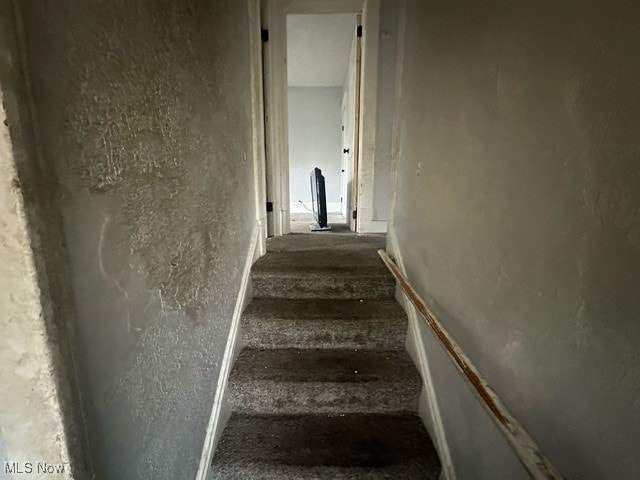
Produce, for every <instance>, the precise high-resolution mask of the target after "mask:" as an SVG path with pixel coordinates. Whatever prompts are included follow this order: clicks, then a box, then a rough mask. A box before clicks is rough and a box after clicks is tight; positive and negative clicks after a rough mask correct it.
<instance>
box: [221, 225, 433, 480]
mask: <svg viewBox="0 0 640 480" xmlns="http://www.w3.org/2000/svg"><path fill="white" fill-rule="evenodd" d="M384 242H385V237H384V235H367V236H362V235H355V234H353V233H333V232H322V233H318V234H292V235H287V236H285V237H279V238H273V239H270V240H269V241H268V253H267V255H265V256H264V257H263V258H261V259H260V260H258V262H256V264H255V265H254V268H253V271H252V287H253V295H254V299H253V301H252V302H251V303H250V304H249V306H248V307H247V309H246V310H245V312H244V315H243V319H242V328H241V331H242V341H243V347H244V348H243V350H242V351H241V353H240V355H239V357H238V359H237V361H236V363H235V365H234V367H233V370H232V372H231V376H230V379H229V390H230V395H231V399H232V403H233V408H234V412H233V415H232V417H231V419H230V420H229V423H228V424H227V427H226V429H225V432H224V433H223V437H222V439H221V441H220V444H219V446H218V449H217V451H216V454H215V457H214V460H213V468H212V474H213V478H216V479H238V480H239V479H273V480H275V479H311V478H313V479H354V480H355V479H387V478H388V479H391V478H394V479H395V478H402V479H436V478H438V475H439V473H440V464H439V461H438V458H437V455H436V453H435V450H434V448H433V445H432V443H431V440H430V439H429V436H428V434H427V432H426V429H425V427H424V426H423V424H422V421H421V420H420V418H419V417H418V416H417V407H418V399H419V395H420V390H421V379H420V377H419V375H418V373H417V371H416V370H415V367H414V365H413V363H412V362H411V359H410V358H409V356H408V354H407V353H406V351H405V348H404V340H405V335H406V322H407V319H406V315H405V313H404V311H403V310H402V309H401V308H400V306H399V305H398V303H397V302H396V301H395V298H394V294H395V281H394V279H393V277H392V276H391V275H390V274H389V272H388V271H387V269H386V267H385V266H384V264H383V263H382V261H381V260H380V259H379V257H378V255H377V249H379V248H383V247H384Z"/></svg>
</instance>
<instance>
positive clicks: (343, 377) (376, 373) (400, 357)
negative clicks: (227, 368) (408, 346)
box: [231, 349, 420, 383]
mask: <svg viewBox="0 0 640 480" xmlns="http://www.w3.org/2000/svg"><path fill="white" fill-rule="evenodd" d="M231 377H232V381H233V382H238V381H244V380H247V381H275V382H303V383H308V382H341V383H365V382H388V383H401V382H409V383H416V382H417V383H419V382H420V377H419V375H418V373H417V371H416V369H415V367H414V365H413V363H412V362H411V359H410V357H409V356H408V355H407V353H406V352H403V351H395V350H389V351H379V350H369V351H367V350H357V351H355V350H328V349H276V350H254V349H244V350H243V351H242V352H241V354H240V355H239V357H238V359H237V360H236V363H235V365H234V369H233V372H232V375H231Z"/></svg>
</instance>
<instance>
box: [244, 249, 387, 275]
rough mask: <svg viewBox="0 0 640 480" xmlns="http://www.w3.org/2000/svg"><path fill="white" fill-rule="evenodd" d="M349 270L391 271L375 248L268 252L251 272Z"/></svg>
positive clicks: (336, 272)
mask: <svg viewBox="0 0 640 480" xmlns="http://www.w3.org/2000/svg"><path fill="white" fill-rule="evenodd" d="M269 273H270V274H277V273H280V274H292V273H295V274H298V275H313V274H318V273H321V274H322V273H334V274H338V273H349V274H352V275H357V276H371V275H372V274H377V275H385V276H386V275H390V274H389V272H388V270H387V268H386V267H385V265H384V263H383V262H382V260H381V259H380V257H379V256H378V253H377V251H376V250H354V251H344V250H337V251H336V250H311V251H293V252H288V251H283V252H269V253H267V254H266V255H265V256H263V257H262V258H260V259H259V260H258V261H257V262H256V263H255V264H254V266H253V269H252V274H253V275H264V274H269Z"/></svg>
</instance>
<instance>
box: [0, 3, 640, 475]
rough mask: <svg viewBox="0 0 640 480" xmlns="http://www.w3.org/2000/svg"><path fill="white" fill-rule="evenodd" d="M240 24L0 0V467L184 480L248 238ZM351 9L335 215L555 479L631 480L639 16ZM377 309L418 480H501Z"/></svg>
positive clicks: (461, 415)
mask: <svg viewBox="0 0 640 480" xmlns="http://www.w3.org/2000/svg"><path fill="white" fill-rule="evenodd" d="M283 1H284V0H283ZM318 1H322V0H318ZM344 1H345V2H347V3H349V5H352V4H354V3H358V1H359V0H344ZM287 2H289V0H287ZM291 2H292V3H293V4H298V3H299V4H302V3H304V4H309V3H315V2H316V0H312V1H311V2H297V1H296V0H291ZM261 3H262V5H261ZM276 3H277V2H276ZM335 3H336V2H333V4H335ZM338 3H340V2H338ZM264 5H266V2H260V1H258V0H248V1H244V0H185V1H182V2H176V1H170V0H139V1H135V2H131V1H126V0H101V1H80V0H57V1H55V2H53V1H46V0H30V1H18V0H0V91H1V92H0V94H1V96H2V109H1V111H0V114H1V118H0V120H1V121H0V246H1V247H2V248H1V249H0V295H2V297H1V298H0V325H1V328H2V335H0V342H1V343H0V364H1V365H2V367H1V368H0V432H1V433H0V454H1V455H2V459H0V460H3V461H8V462H10V463H11V464H12V465H13V463H14V462H15V463H18V464H23V463H24V462H29V461H33V462H35V461H38V460H42V461H47V462H49V463H52V464H56V465H58V464H59V465H64V466H65V468H66V470H65V473H64V474H59V475H58V477H59V478H63V479H69V478H76V479H80V480H83V479H85V478H86V479H91V478H97V479H100V480H129V479H131V480H140V479H152V478H153V479H154V480H162V479H166V480H176V479H180V480H182V479H188V480H193V479H194V478H197V479H198V480H205V478H206V477H205V475H206V472H207V469H208V466H209V465H211V458H212V456H213V455H214V453H215V452H214V450H215V449H214V448H213V447H214V446H215V441H216V440H217V439H218V436H219V435H222V432H223V430H224V428H223V427H224V425H225V421H226V420H227V419H228V418H229V417H228V416H226V415H230V413H231V412H232V410H233V406H232V401H231V396H230V391H229V390H228V389H227V388H226V386H225V385H226V383H225V382H226V381H227V379H229V378H231V377H230V375H229V374H230V373H231V370H232V366H233V359H234V352H236V350H235V347H236V341H237V340H239V339H240V338H242V335H243V330H242V329H241V328H240V324H241V321H242V312H243V311H244V307H245V306H246V305H247V304H249V303H250V301H251V299H252V285H251V282H250V280H251V275H252V273H251V272H252V267H253V265H254V263H256V262H259V261H260V260H259V259H261V258H263V257H264V255H265V253H267V252H266V242H265V239H266V231H267V229H268V226H269V223H270V221H271V220H272V219H271V218H270V216H272V215H273V213H272V212H270V213H268V212H267V209H268V207H267V202H272V201H274V199H273V198H267V194H266V193H265V192H266V183H267V182H266V179H265V178H266V176H267V175H266V173H265V170H264V166H265V162H266V160H265V145H270V144H269V143H268V141H269V139H267V142H266V143H265V142H262V139H263V138H264V132H265V129H264V128H263V127H264V125H263V124H262V123H260V122H263V121H264V118H265V116H264V112H263V110H262V109H261V108H262V107H263V106H264V103H263V102H261V98H260V95H259V93H261V92H260V86H261V85H263V83H262V75H261V72H260V71H259V70H260V68H259V67H261V66H262V64H261V63H260V61H259V60H256V59H262V51H263V48H269V46H268V45H267V46H265V45H263V42H262V41H261V34H262V32H261V30H260V27H265V26H266V27H269V28H271V34H272V37H271V40H270V41H271V42H273V39H274V38H276V37H274V36H273V35H274V34H273V31H274V29H273V24H272V25H261V24H260V19H261V15H260V13H261V12H260V8H261V6H264ZM287 5H289V3H287ZM359 5H361V6H362V9H363V15H364V21H365V22H367V21H368V22H369V23H365V24H371V23H372V21H373V20H375V19H378V20H379V24H378V26H379V28H378V29H377V30H375V31H374V32H373V34H372V33H371V32H367V30H366V29H365V31H364V37H363V39H364V40H363V41H364V42H365V43H366V42H367V41H369V42H370V44H371V43H375V44H377V47H378V48H377V57H376V58H377V63H376V68H372V67H371V63H369V66H370V68H369V70H368V71H369V72H370V73H371V72H373V74H374V75H377V77H376V78H377V80H378V81H377V82H376V83H375V90H374V92H373V93H374V94H373V95H372V97H371V101H367V102H365V103H364V104H363V112H365V113H366V114H365V115H363V116H364V117H366V119H367V120H368V121H369V122H370V124H371V125H373V126H372V129H371V131H370V135H369V137H368V139H369V140H370V141H371V142H372V144H373V145H374V146H375V148H368V149H367V150H366V152H365V153H366V158H367V159H368V160H369V164H367V165H368V166H370V167H371V170H370V171H369V173H370V175H368V176H365V177H363V180H362V181H363V182H365V183H366V184H367V185H369V186H370V187H371V191H373V190H375V191H383V189H388V190H387V191H388V192H389V195H388V198H389V201H388V202H386V203H385V204H384V205H378V206H376V205H375V199H374V198H371V197H370V198H365V199H364V200H363V203H362V204H361V205H359V208H360V210H359V213H358V214H359V215H361V216H360V218H361V219H362V218H364V219H368V220H367V221H368V223H367V225H368V226H371V225H373V224H374V223H375V225H376V226H377V227H379V228H380V230H383V227H384V229H385V230H386V231H387V236H386V244H385V249H386V250H387V251H388V252H389V253H390V254H391V255H392V256H393V257H394V258H395V260H396V261H397V263H398V265H399V266H400V267H401V268H402V270H403V271H404V272H405V274H406V276H407V278H408V279H409V281H410V283H411V285H412V286H413V287H414V289H415V290H416V292H417V293H418V294H419V295H420V297H422V298H423V299H424V300H425V302H426V303H427V304H428V306H429V308H430V309H432V310H433V312H434V313H435V315H437V317H438V318H439V319H440V320H441V322H442V324H443V325H444V327H446V329H447V331H448V332H449V333H450V334H451V335H452V336H453V337H454V338H455V339H456V341H457V342H458V343H459V344H460V345H461V347H462V348H463V350H464V352H465V353H466V354H467V356H468V357H469V358H470V359H471V360H472V361H473V363H474V364H475V365H476V366H477V368H478V369H479V371H481V372H482V374H483V376H484V377H485V378H486V380H487V381H488V383H489V384H490V385H491V386H492V387H493V389H494V390H495V392H496V393H497V395H499V397H500V398H501V399H502V401H503V403H504V404H505V405H506V406H507V407H508V408H509V410H510V411H511V412H512V413H513V415H514V416H515V417H516V418H517V419H518V420H519V421H520V422H521V424H522V425H523V426H524V427H525V428H526V430H527V431H528V432H529V434H530V435H531V437H532V438H533V439H534V440H535V441H536V443H537V444H538V445H539V446H540V448H541V449H542V451H544V452H545V453H546V455H547V456H548V457H549V459H550V461H551V462H552V463H553V465H555V467H557V469H558V471H560V472H561V474H562V476H563V478H567V479H577V478H581V479H585V480H599V479H616V480H618V479H621V480H622V479H623V480H627V479H628V480H635V479H637V478H640V457H639V456H638V445H640V405H639V404H638V399H639V398H640V368H639V365H640V353H639V352H640V350H639V349H638V343H639V342H640V323H639V322H638V321H637V320H638V318H639V317H640V295H638V292H639V291H640V274H639V272H640V162H639V161H638V154H639V152H640V137H639V136H638V131H639V126H640V90H639V89H638V85H640V56H639V55H638V54H637V47H638V45H640V30H639V29H638V25H639V24H640V5H639V4H638V2H636V1H631V0H615V1H604V0H588V1H584V0H568V1H567V2H552V1H547V0H542V1H537V2H503V1H500V0H486V1H481V2H478V1H470V0H461V1H458V2H444V1H441V0H406V1H404V0H403V1H400V0H363V1H362V2H361V3H360V4H359ZM294 6H295V5H294ZM374 17H375V18H374ZM251 25H253V27H251ZM266 43H267V44H268V43H269V42H266ZM271 45H273V43H271ZM267 51H268V50H267ZM369 51H372V50H369ZM365 68H366V67H365ZM272 143H273V142H272ZM272 143H271V144H272ZM363 158H364V157H363ZM271 160H273V159H271ZM380 171H382V172H386V173H385V174H378V175H377V176H376V172H380ZM376 178H377V181H378V182H380V178H383V179H384V178H386V179H388V180H389V181H388V182H387V181H383V182H381V183H376ZM386 197H387V196H386V195H385V198H386ZM369 220H370V221H369ZM337 236H338V237H339V236H340V235H337ZM345 236H346V235H345ZM294 237H295V236H294ZM314 238H315V237H314ZM276 241H285V240H276ZM270 253H271V252H270ZM265 258H266V257H265ZM347 259H348V256H347ZM345 261H346V260H345ZM397 299H398V301H399V302H400V303H401V306H402V307H403V310H404V311H405V313H406V314H407V315H408V317H409V322H408V329H407V331H406V335H407V339H408V340H409V341H410V347H411V349H413V350H412V351H413V352H417V354H418V355H417V356H415V359H416V360H417V361H415V362H413V365H414V367H415V368H416V369H417V370H418V372H419V374H420V375H421V376H422V378H424V379H428V380H426V381H425V382H423V384H422V387H421V390H420V392H419V402H418V405H417V408H418V413H419V415H420V418H421V419H422V420H423V424H424V428H425V429H426V431H427V432H428V433H429V436H430V437H431V438H432V440H433V444H434V448H435V450H436V452H437V454H438V457H439V458H440V464H441V468H442V471H443V478H446V479H456V478H458V479H464V480H467V479H471V480H495V479H520V478H528V476H529V475H528V473H527V472H526V471H525V469H524V468H523V466H522V464H521V462H520V461H519V459H518V456H517V455H516V454H515V453H514V450H513V449H512V448H511V447H510V446H509V445H508V444H507V442H506V441H505V438H504V436H503V435H502V433H501V431H500V429H499V428H498V426H497V424H496V422H494V421H493V420H492V418H491V415H490V414H488V413H487V411H486V410H485V409H484V408H483V407H482V405H481V403H480V402H479V401H478V398H477V396H476V395H474V393H473V391H472V390H471V389H470V388H469V386H468V384H467V383H465V381H464V380H463V379H462V377H461V376H460V375H459V372H458V370H457V369H456V367H455V366H454V364H453V363H452V362H451V360H450V358H449V357H448V356H447V355H446V353H445V351H444V350H443V349H442V347H441V346H440V343H439V342H438V340H437V339H436V338H435V337H434V335H433V334H432V333H431V331H430V330H429V329H428V327H427V326H426V324H425V323H424V322H421V321H419V320H420V319H419V318H418V317H417V316H416V315H415V311H413V309H412V308H411V306H410V305H408V304H407V303H406V301H405V298H404V296H403V295H398V296H397ZM369 333H370V334H372V335H374V336H375V333H376V332H375V330H374V331H372V332H369ZM237 351H239V350H237ZM223 387H224V388H223ZM52 478H53V477H52Z"/></svg>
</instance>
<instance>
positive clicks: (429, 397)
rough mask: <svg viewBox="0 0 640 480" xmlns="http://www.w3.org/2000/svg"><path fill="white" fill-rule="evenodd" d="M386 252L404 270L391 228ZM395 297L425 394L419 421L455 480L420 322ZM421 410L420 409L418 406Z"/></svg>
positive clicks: (447, 479) (444, 479)
mask: <svg viewBox="0 0 640 480" xmlns="http://www.w3.org/2000/svg"><path fill="white" fill-rule="evenodd" d="M387 252H388V253H389V255H391V256H392V257H394V259H395V262H396V265H398V267H399V268H400V270H401V271H402V272H403V273H406V270H405V268H404V262H403V261H402V252H401V251H400V247H399V245H398V241H397V238H396V235H395V231H394V230H393V228H390V229H389V231H388V233H387ZM396 296H397V299H398V302H399V303H400V305H401V306H402V308H403V309H404V311H405V312H406V313H407V316H408V318H409V328H408V332H407V350H408V351H409V354H410V355H411V358H412V359H413V362H414V364H415V365H416V368H417V369H418V371H419V372H420V376H421V377H422V383H423V387H424V395H425V397H426V401H427V409H428V412H420V413H421V417H423V418H422V420H423V421H424V422H425V424H426V423H427V420H430V423H431V426H432V429H430V430H432V434H433V435H434V437H435V438H434V439H433V441H434V444H435V447H436V449H437V451H438V455H439V457H440V462H441V463H442V473H441V475H440V479H441V480H456V473H455V469H454V467H453V463H452V461H451V452H450V449H449V443H448V442H447V436H446V434H445V430H444V425H443V423H442V416H441V414H440V407H439V405H438V399H437V397H436V392H435V389H434V387H433V380H432V375H431V368H430V367H429V359H428V358H427V351H426V348H425V345H424V341H423V339H422V335H421V334H420V322H421V321H422V320H421V319H420V317H419V315H418V312H417V311H416V309H415V307H414V306H413V305H412V304H411V302H409V301H408V300H407V298H406V297H405V295H404V294H403V293H402V292H401V291H400V290H398V293H397V295H396ZM421 410H422V409H421ZM425 413H426V415H428V419H427V418H424V415H425Z"/></svg>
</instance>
